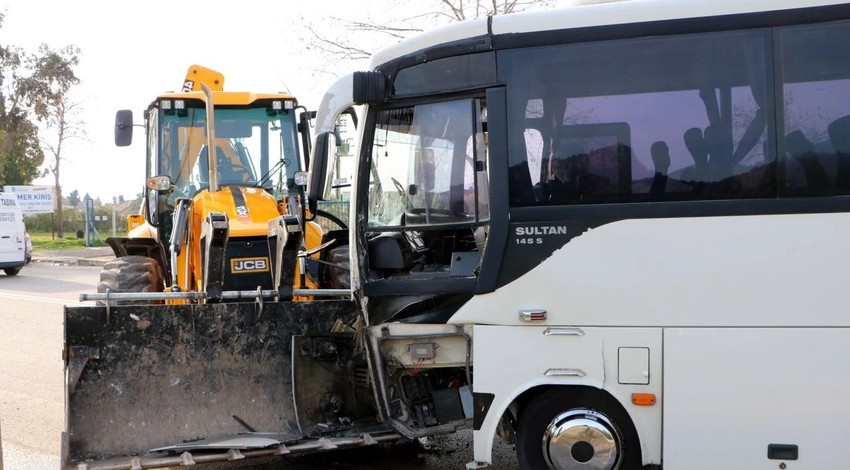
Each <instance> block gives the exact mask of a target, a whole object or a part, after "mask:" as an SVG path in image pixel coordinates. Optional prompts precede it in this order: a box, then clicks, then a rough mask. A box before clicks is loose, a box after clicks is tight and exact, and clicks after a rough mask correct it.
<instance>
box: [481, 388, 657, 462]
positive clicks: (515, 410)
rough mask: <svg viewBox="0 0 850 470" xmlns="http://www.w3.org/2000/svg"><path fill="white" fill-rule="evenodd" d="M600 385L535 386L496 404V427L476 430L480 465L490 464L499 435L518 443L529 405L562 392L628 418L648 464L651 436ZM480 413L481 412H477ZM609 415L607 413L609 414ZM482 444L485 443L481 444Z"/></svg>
mask: <svg viewBox="0 0 850 470" xmlns="http://www.w3.org/2000/svg"><path fill="white" fill-rule="evenodd" d="M597 385H601V384H597V383H575V384H557V383H551V382H550V383H535V384H528V386H527V387H526V388H524V389H522V391H519V392H517V393H516V394H515V395H514V396H512V397H506V398H505V400H504V401H503V402H502V404H501V405H499V404H498V403H497V402H495V401H494V402H492V408H490V410H489V413H488V415H489V414H490V413H492V414H493V416H492V418H491V419H492V421H490V420H488V421H490V422H491V423H494V424H492V425H491V426H486V427H485V426H482V427H480V428H476V434H477V437H476V441H477V442H476V445H475V452H476V458H475V460H476V461H490V460H489V458H491V455H492V450H493V446H494V444H495V436H496V435H498V436H499V437H500V438H501V439H502V440H503V441H507V442H509V443H513V442H515V441H516V431H517V429H516V426H517V424H518V423H519V419H520V415H521V414H522V411H523V408H525V407H527V406H528V404H529V403H531V402H532V401H534V400H535V399H537V398H540V397H541V396H542V395H544V394H545V393H547V392H549V391H550V390H559V391H560V393H562V394H564V395H565V396H572V397H574V400H579V399H580V398H581V397H587V396H592V397H598V398H600V399H602V400H604V401H605V403H606V405H608V406H612V407H616V412H617V413H620V414H621V415H622V416H625V417H626V418H627V420H628V425H629V426H630V427H631V428H630V429H631V431H633V432H634V435H635V436H637V439H638V448H639V449H640V451H641V459H642V460H643V461H644V464H646V457H647V452H646V449H645V448H644V447H645V446H646V444H647V443H648V442H649V441H651V440H652V439H651V438H649V439H646V437H647V436H644V435H643V434H642V432H641V430H640V429H639V428H638V426H637V425H636V423H635V422H634V419H633V417H632V414H631V413H629V411H628V408H627V405H626V403H623V401H622V400H621V399H619V398H617V396H616V395H615V394H614V393H612V392H611V391H610V390H608V389H606V388H604V387H600V386H597ZM476 411H477V410H476ZM605 411H607V410H605ZM508 424H512V426H513V427H512V428H511V429H508V428H507V427H506V426H507V425H508ZM508 431H509V432H510V433H511V434H512V437H509V436H507V435H506V433H507V432H508ZM478 441H481V442H478ZM484 451H486V455H487V457H488V458H487V459H482V458H481V456H483V455H485V454H484V453H483V452H484Z"/></svg>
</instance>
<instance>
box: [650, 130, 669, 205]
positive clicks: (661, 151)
mask: <svg viewBox="0 0 850 470" xmlns="http://www.w3.org/2000/svg"><path fill="white" fill-rule="evenodd" d="M649 153H650V155H651V156H652V164H653V166H655V175H654V176H653V178H652V186H650V188H649V194H650V195H652V196H653V197H654V198H658V197H660V196H662V195H663V194H664V191H665V190H666V189H667V171H668V170H669V169H670V148H669V147H668V146H667V143H666V142H664V141H663V140H659V141H657V142H654V143H653V144H652V146H651V147H650V150H649Z"/></svg>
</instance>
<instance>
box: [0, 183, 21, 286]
mask: <svg viewBox="0 0 850 470" xmlns="http://www.w3.org/2000/svg"><path fill="white" fill-rule="evenodd" d="M25 264H27V229H26V226H25V225H24V215H23V213H22V212H21V207H20V206H18V198H17V197H16V196H15V195H14V194H12V193H0V269H2V270H3V271H5V272H6V274H7V275H9V276H14V275H15V274H18V273H19V272H20V271H21V268H22V267H23V266H24V265H25Z"/></svg>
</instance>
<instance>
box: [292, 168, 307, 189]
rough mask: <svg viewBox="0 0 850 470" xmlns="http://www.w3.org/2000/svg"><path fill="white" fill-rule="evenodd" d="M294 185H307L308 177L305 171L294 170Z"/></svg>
mask: <svg viewBox="0 0 850 470" xmlns="http://www.w3.org/2000/svg"><path fill="white" fill-rule="evenodd" d="M293 176H295V178H294V179H295V185H296V186H307V181H308V179H309V177H308V174H307V172H306V171H296V172H295V175H293Z"/></svg>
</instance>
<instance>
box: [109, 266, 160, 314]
mask: <svg viewBox="0 0 850 470" xmlns="http://www.w3.org/2000/svg"><path fill="white" fill-rule="evenodd" d="M164 287H165V282H164V280H163V276H162V269H161V268H160V267H159V263H157V262H156V260H154V259H153V258H148V257H147V256H123V257H121V258H118V259H116V260H114V261H110V262H108V263H106V264H105V265H104V266H103V269H102V270H101V271H100V282H99V283H98V284H97V291H98V292H99V293H106V292H107V291H108V292H109V293H116V292H162V291H163V290H164ZM141 303H162V301H153V302H151V301H129V300H125V301H116V302H115V304H117V305H131V304H141ZM98 304H99V305H104V304H105V303H104V302H98Z"/></svg>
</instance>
